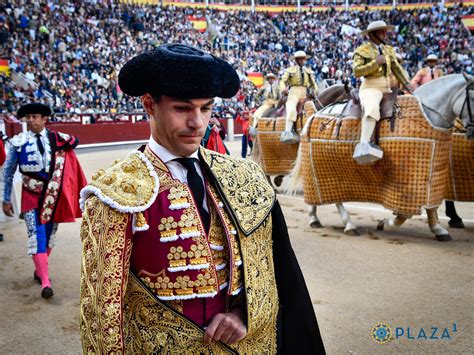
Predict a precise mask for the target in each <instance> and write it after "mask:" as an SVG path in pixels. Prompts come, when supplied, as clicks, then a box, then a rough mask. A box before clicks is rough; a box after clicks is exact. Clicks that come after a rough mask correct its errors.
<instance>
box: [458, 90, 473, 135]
mask: <svg viewBox="0 0 474 355" xmlns="http://www.w3.org/2000/svg"><path fill="white" fill-rule="evenodd" d="M471 91H474V81H471V82H470V83H469V84H468V85H466V99H465V100H464V103H463V104H462V108H461V112H460V113H459V116H460V118H461V119H462V114H463V112H464V109H465V108H467V113H468V114H469V121H468V123H467V125H466V131H467V132H466V135H467V137H468V138H474V117H473V115H472V110H473V109H474V107H471Z"/></svg>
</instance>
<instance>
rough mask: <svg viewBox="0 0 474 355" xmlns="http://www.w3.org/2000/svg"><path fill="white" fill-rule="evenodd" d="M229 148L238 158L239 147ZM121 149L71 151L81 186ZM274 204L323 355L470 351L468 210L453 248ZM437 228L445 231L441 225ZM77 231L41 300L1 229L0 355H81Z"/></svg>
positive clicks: (421, 230) (462, 209) (294, 200)
mask: <svg viewBox="0 0 474 355" xmlns="http://www.w3.org/2000/svg"><path fill="white" fill-rule="evenodd" d="M229 146H230V148H231V151H232V153H233V154H236V155H237V154H238V152H239V149H240V142H232V143H231V144H230V145H229ZM130 150H131V148H126V149H116V150H108V151H101V152H81V151H80V150H79V154H78V157H79V160H80V161H81V163H82V166H83V168H84V171H85V173H86V176H87V177H88V178H90V177H91V175H92V173H93V172H94V171H96V170H97V169H99V168H104V167H107V166H108V165H109V164H110V163H111V162H112V160H114V159H116V158H120V157H124V156H125V154H126V153H127V152H128V151H130ZM278 199H279V200H280V203H281V204H282V206H283V210H284V213H285V217H286V221H287V224H288V228H289V232H290V236H291V240H292V243H293V247H294V249H295V252H296V254H297V256H298V259H299V261H300V265H301V268H302V269H303V273H304V275H305V278H306V282H307V284H308V288H309V291H310V294H311V297H312V301H313V304H314V309H315V312H316V316H317V318H318V322H319V326H320V330H321V334H322V336H323V339H324V341H325V345H326V350H327V352H328V353H329V354H367V353H376V352H377V353H379V352H380V353H400V352H401V353H443V354H446V353H450V354H461V353H463V354H468V353H470V354H472V353H474V344H473V343H474V340H473V339H474V328H473V324H474V292H473V291H474V286H473V275H474V263H473V252H474V251H473V242H474V204H472V203H471V204H467V203H459V204H457V205H456V206H457V208H458V213H459V214H460V215H461V216H462V217H463V218H465V224H466V229H464V230H450V232H451V235H452V237H453V238H454V241H452V242H449V243H440V242H437V241H436V240H435V239H434V237H433V236H432V235H431V233H430V232H429V229H428V226H427V223H426V218H425V217H423V216H421V217H417V218H415V219H412V220H410V221H408V222H407V223H405V225H404V226H403V227H402V228H401V229H400V230H399V231H397V232H391V233H385V232H378V231H376V229H375V227H376V224H377V221H378V220H379V219H382V218H385V217H389V216H391V213H390V211H387V210H384V209H383V208H382V207H380V206H377V205H373V204H360V203H350V204H347V207H348V210H349V211H350V212H351V215H352V218H353V221H354V222H355V223H356V224H357V225H358V226H359V227H360V229H361V231H362V235H361V236H360V237H350V236H346V235H345V234H344V233H343V230H342V224H341V222H340V220H339V218H338V215H337V210H336V208H335V206H323V207H320V208H319V216H320V219H321V221H322V223H323V224H324V225H325V226H326V227H325V228H321V229H311V228H309V227H308V226H307V219H308V218H307V214H306V207H305V205H304V202H303V200H302V198H299V197H288V196H283V195H279V196H278ZM443 215H444V213H443V211H442V209H441V211H440V216H443ZM442 224H443V225H444V226H447V220H446V219H442ZM79 228H80V220H78V221H77V222H76V223H72V224H63V225H61V226H60V229H59V232H58V242H57V246H56V248H55V250H54V251H53V254H52V257H51V259H50V268H51V269H50V276H51V279H52V282H53V288H54V292H55V296H54V297H53V298H52V299H50V300H43V299H42V298H41V297H40V287H39V285H38V284H37V283H36V282H35V281H33V279H32V275H33V264H32V262H31V260H30V258H29V257H28V256H27V254H26V229H25V227H24V225H23V222H22V221H19V220H17V221H11V222H7V223H3V224H1V225H0V229H1V231H2V233H3V234H4V235H5V240H4V241H3V242H1V243H0V315H1V316H0V317H1V321H0V353H1V354H79V353H81V345H80V339H79V332H78V319H79V317H78V312H79V308H78V305H79V278H80V259H81V241H80V238H79ZM381 322H384V323H387V324H388V325H389V326H390V328H391V330H392V332H393V334H394V339H393V340H392V341H391V342H389V343H388V344H377V343H376V342H375V341H374V340H373V339H372V338H371V334H370V333H371V328H372V327H373V326H375V325H376V324H377V323H381ZM453 324H455V330H456V331H453V327H454V326H453ZM408 328H409V329H408ZM421 328H423V331H424V333H425V335H426V338H427V339H424V338H423V333H421V335H420V332H421ZM433 328H438V329H437V330H436V329H433ZM445 328H446V329H445ZM402 331H403V335H401V333H402ZM396 332H398V335H399V336H398V339H397V337H396ZM408 332H409V334H407V333H408ZM443 332H444V333H443ZM433 333H434V334H433ZM441 337H442V339H441ZM448 337H449V338H448ZM409 338H414V339H409ZM430 338H438V339H430ZM295 354H297V351H295Z"/></svg>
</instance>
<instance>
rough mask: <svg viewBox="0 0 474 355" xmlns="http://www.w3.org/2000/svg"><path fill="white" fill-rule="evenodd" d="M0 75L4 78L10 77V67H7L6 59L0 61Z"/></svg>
mask: <svg viewBox="0 0 474 355" xmlns="http://www.w3.org/2000/svg"><path fill="white" fill-rule="evenodd" d="M0 73H5V75H6V76H10V67H9V66H8V60H7V59H3V58H1V59H0Z"/></svg>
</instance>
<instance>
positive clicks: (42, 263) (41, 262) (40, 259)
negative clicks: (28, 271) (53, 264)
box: [33, 253, 51, 288]
mask: <svg viewBox="0 0 474 355" xmlns="http://www.w3.org/2000/svg"><path fill="white" fill-rule="evenodd" d="M33 262H34V263H35V267H36V275H38V277H39V278H40V279H41V288H45V287H51V281H49V274H48V254H46V253H38V254H35V255H33Z"/></svg>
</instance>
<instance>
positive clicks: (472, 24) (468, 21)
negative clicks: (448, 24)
mask: <svg viewBox="0 0 474 355" xmlns="http://www.w3.org/2000/svg"><path fill="white" fill-rule="evenodd" d="M462 23H463V24H464V27H466V28H467V29H468V30H469V31H471V32H472V31H474V15H467V16H463V17H462Z"/></svg>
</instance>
